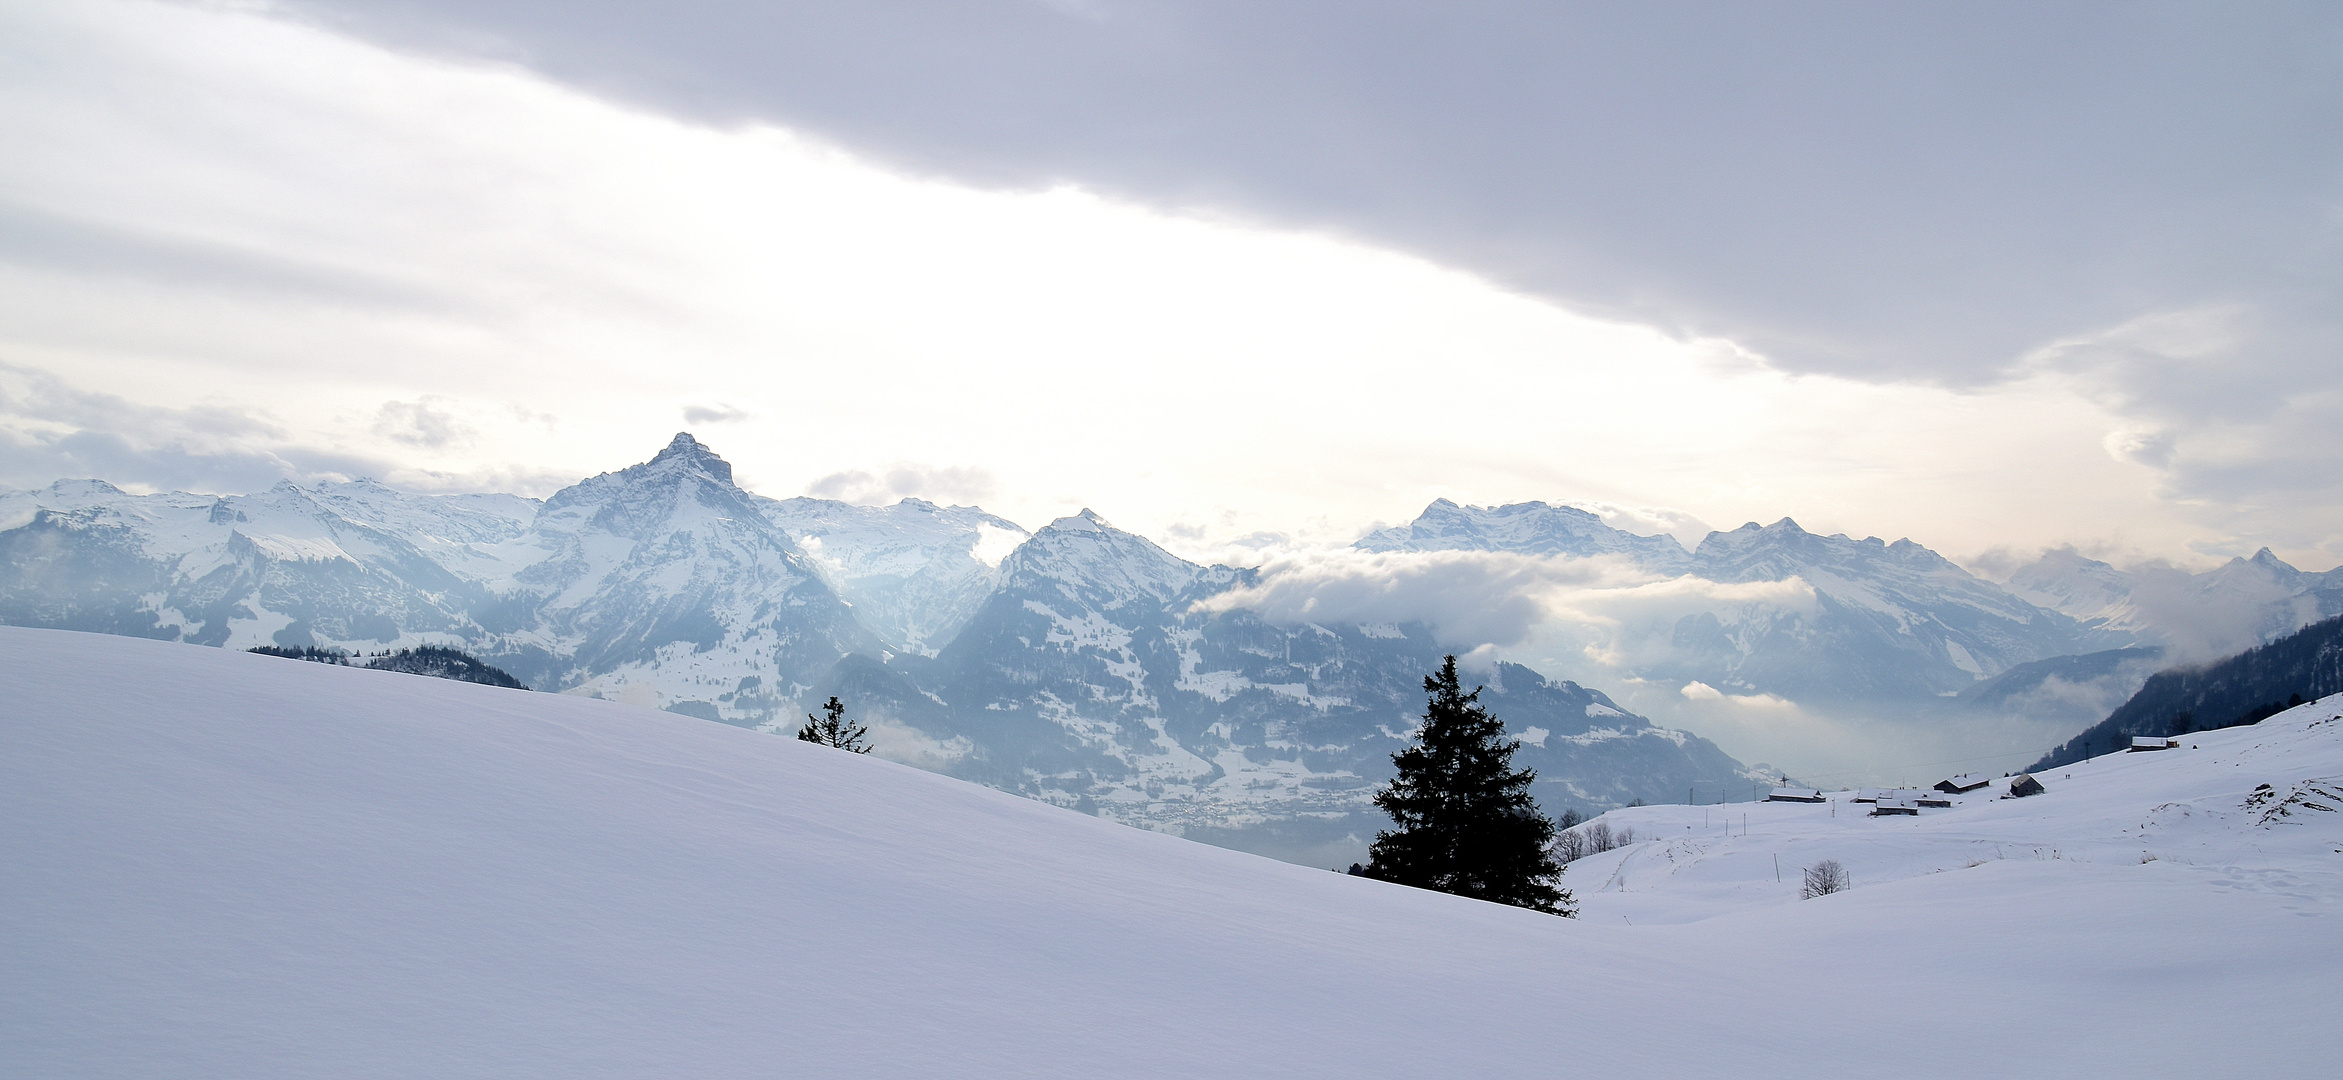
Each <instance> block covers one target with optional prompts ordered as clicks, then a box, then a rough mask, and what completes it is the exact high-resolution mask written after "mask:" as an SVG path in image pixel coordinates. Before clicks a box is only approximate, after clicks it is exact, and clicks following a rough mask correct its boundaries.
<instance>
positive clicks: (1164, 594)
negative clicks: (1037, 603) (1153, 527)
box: [1001, 508, 1203, 607]
mask: <svg viewBox="0 0 2343 1080" xmlns="http://www.w3.org/2000/svg"><path fill="white" fill-rule="evenodd" d="M1202 571H1203V568H1202V567H1200V566H1197V565H1196V564H1195V563H1192V562H1189V561H1188V560H1186V559H1183V558H1180V557H1179V556H1177V555H1174V554H1172V553H1171V552H1168V551H1165V550H1163V549H1162V548H1160V547H1157V546H1156V545H1155V543H1154V542H1153V541H1151V540H1148V539H1147V538H1146V537H1143V536H1140V535H1138V534H1137V533H1130V532H1124V531H1123V530H1121V529H1118V528H1115V527H1114V526H1113V525H1110V524H1108V523H1107V520H1106V519H1105V518H1103V517H1100V516H1099V515H1098V513H1097V512H1096V511H1093V510H1090V509H1088V508H1084V509H1083V510H1082V512H1081V513H1078V514H1073V515H1071V516H1068V517H1062V518H1059V519H1057V520H1056V521H1052V522H1050V523H1049V524H1047V525H1044V526H1042V527H1041V528H1040V529H1039V530H1037V531H1035V532H1034V534H1033V536H1032V537H1031V538H1029V539H1027V540H1026V541H1025V542H1024V543H1023V544H1020V545H1018V546H1017V549H1016V550H1015V551H1012V552H1010V553H1009V556H1008V557H1007V558H1006V559H1004V560H1002V562H1001V574H1002V579H1003V581H1004V582H1005V583H1007V584H1008V585H1009V586H1010V587H1012V588H1035V587H1044V588H1047V589H1049V590H1051V591H1056V592H1062V593H1066V594H1068V595H1074V594H1080V595H1082V596H1083V597H1084V598H1085V599H1086V600H1088V601H1091V602H1094V603H1098V604H1100V605H1102V606H1105V607H1120V606H1122V605H1123V604H1125V603H1128V602H1130V601H1132V600H1136V599H1138V598H1140V597H1142V596H1145V597H1151V598H1153V599H1155V600H1157V601H1167V600H1170V599H1171V598H1172V597H1174V596H1177V595H1179V594H1180V593H1181V592H1183V591H1185V590H1186V589H1187V588H1188V587H1189V586H1190V585H1192V584H1194V583H1195V581H1196V576H1197V575H1198V574H1199V573H1201V572H1202Z"/></svg>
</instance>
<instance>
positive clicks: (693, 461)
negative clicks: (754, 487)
mask: <svg viewBox="0 0 2343 1080" xmlns="http://www.w3.org/2000/svg"><path fill="white" fill-rule="evenodd" d="M644 464H645V465H648V466H651V467H653V468H656V467H658V466H660V465H668V466H677V465H681V466H684V467H688V468H693V469H698V470H699V471H701V472H705V473H707V474H708V475H709V476H712V477H714V478H716V479H718V480H721V481H723V482H725V483H727V484H729V483H731V482H732V463H731V462H729V461H726V460H724V459H723V458H721V457H718V456H716V452H715V451H714V450H710V449H708V445H707V444H706V443H703V442H701V441H700V440H698V439H695V438H693V437H692V433H691V432H688V431H678V432H676V433H675V438H673V439H670V440H668V442H667V448H666V449H664V450H661V451H659V452H658V453H657V454H655V455H653V456H652V458H651V460H650V461H647V462H645V463H644Z"/></svg>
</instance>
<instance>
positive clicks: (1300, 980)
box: [0, 627, 2343, 1080]
mask: <svg viewBox="0 0 2343 1080" xmlns="http://www.w3.org/2000/svg"><path fill="white" fill-rule="evenodd" d="M0 702H5V703H6V704H5V706H0V822H5V823H6V827H5V828H4V829H0V1048H4V1049H0V1075H4V1076H8V1077H50V1076H82V1077H222V1076H235V1077H251V1078H265V1077H319V1076H333V1077H376V1076H381V1077H393V1076H396V1077H420V1076H429V1077H474V1076H479V1077H491V1076H493V1077H538V1076H544V1077H563V1078H565V1080H574V1078H593V1077H619V1076H624V1077H644V1076H660V1077H668V1076H677V1077H684V1076H688V1077H733V1076H739V1077H752V1076H753V1077H775V1076H783V1077H794V1076H806V1077H831V1076H856V1077H896V1076H904V1077H911V1076H918V1077H927V1076H935V1077H993V1076H1003V1077H1007V1076H1015V1077H1104V1076H1113V1077H1202V1076H1212V1077H1221V1076H1280V1077H1289V1076H1290V1077H1315V1076H1327V1077H1338V1076H1339V1077H1360V1076H1377V1077H1381V1076H1391V1077H1463V1076H1470V1077H1509V1076H1524V1077H1528V1076H1538V1077H1544V1076H1567V1075H1590V1076H1603V1077H1682V1076H1694V1075H1698V1076H1710V1075H1719V1076H1734V1077H1770V1076H1780V1077H1791V1076H1798V1077H1810V1076H1815V1075H1864V1074H1867V1073H1874V1072H1878V1071H1881V1070H1887V1069H1898V1070H1923V1071H1929V1072H1935V1071H1941V1070H1943V1069H1944V1068H1945V1067H1947V1066H1952V1067H1958V1068H1962V1069H1963V1071H1968V1070H1969V1069H1972V1068H1975V1067H1985V1066H1988V1065H1989V1066H1991V1067H1993V1068H1995V1069H1997V1070H1998V1069H2004V1068H2006V1069H2010V1070H2015V1071H2018V1072H2021V1073H2023V1074H2026V1075H2038V1076H2049V1077H2074V1076H2175V1077H2178V1076H2189V1077H2224V1076H2236V1077H2245V1076H2254V1077H2262V1076H2271V1075H2324V1074H2326V1073H2327V1072H2329V1071H2331V1069H2332V1067H2333V1063H2334V1062H2335V1061H2336V1060H2339V1059H2343V1035H2339V1034H2338V1032H2337V1028H2336V1027H2335V1026H2334V1025H2333V1023H2332V1012H2333V1001H2334V991H2335V984H2336V978H2337V976H2336V973H2337V972H2339V971H2343V921H2339V916H2343V906H2339V905H2338V903H2337V900H2338V897H2343V889H2339V888H2338V877H2339V872H2343V850H2338V849H2343V812H2334V811H2321V810H2315V809H2311V808H2309V806H2308V805H2307V803H2310V802H2317V801H2318V799H2319V798H2325V796H2314V797H2306V798H2304V799H2300V800H2297V801H2296V802H2295V803H2294V804H2293V807H2294V812H2293V813H2291V814H2289V815H2285V816H2278V817H2273V818H2271V820H2270V823H2268V824H2264V823H2263V819H2264V818H2265V817H2268V816H2269V815H2270V813H2271V811H2270V807H2271V806H2274V805H2280V804H2283V803H2284V801H2285V800H2286V799H2287V798H2289V797H2290V796H2289V794H2288V793H2299V792H2300V791H2302V790H2304V789H2305V785H2312V786H2315V784H2316V783H2317V782H2321V781H2322V780H2325V779H2327V778H2335V777H2343V721H2339V720H2332V719H2329V718H2330V717H2334V716H2336V715H2337V714H2338V713H2343V699H2329V700H2328V701H2324V702H2319V703H2316V704H2314V705H2310V706H2304V707H2303V708H2300V709H2296V710H2293V711H2291V712H2288V713H2285V714H2281V715H2280V716H2278V717H2275V718H2272V719H2271V720H2268V721H2265V722H2263V723H2262V724H2260V725H2257V726H2255V727H2252V728H2241V729H2234V730H2232V731H2226V732H2214V733H2208V734H2203V735H2198V736H2194V737H2193V739H2194V744H2193V745H2195V746H2196V747H2197V748H2196V749H2183V750H2178V751H2168V752H2164V753H2158V754H2138V755H2126V756H2119V757H2115V758H2103V759H2099V760H2097V761H2093V762H2090V763H2086V764H2082V765H2077V766H2074V767H2072V768H2071V769H2066V770H2058V771H2054V772H2052V773H2049V774H2045V775H2044V776H2043V781H2044V783H2045V784H2047V785H2048V786H2049V789H2050V790H2049V792H2048V793H2047V794H2045V795H2041V796H2036V797H2034V798H2029V799H2024V800H2009V801H1997V800H1992V799H1978V798H1971V799H1969V800H1966V801H1965V802H1964V803H1963V804H1962V805H1961V806H1958V807H1955V808H1953V809H1950V810H1938V811H1923V813H1922V816H1920V817H1918V818H1896V819H1862V818H1855V817H1852V816H1851V815H1850V813H1849V811H1850V808H1851V804H1844V805H1839V806H1837V810H1838V816H1837V817H1832V816H1830V812H1831V809H1832V808H1831V807H1830V806H1797V807H1764V806H1756V807H1752V806H1749V805H1746V804H1741V805H1735V806H1733V807H1729V808H1725V811H1726V812H1730V813H1733V814H1736V815H1737V814H1739V813H1741V812H1744V811H1746V812H1748V813H1749V814H1750V825H1749V833H1748V835H1747V836H1746V837H1742V836H1735V837H1734V838H1732V839H1730V840H1727V839H1725V838H1723V836H1722V828H1721V825H1719V824H1718V823H1716V822H1712V823H1711V824H1712V825H1717V828H1716V829H1715V832H1716V833H1717V835H1715V836H1710V835H1707V834H1706V832H1705V831H1704V830H1701V829H1698V828H1685V826H1687V825H1695V824H1696V821H1695V819H1694V817H1693V815H1697V814H1701V813H1704V812H1705V813H1709V814H1712V815H1714V814H1717V813H1719V811H1718V810H1717V809H1716V808H1709V809H1707V810H1706V811H1704V810H1703V808H1699V807H1643V808H1636V809H1633V810H1626V811H1614V813H1613V819H1614V820H1615V821H1617V822H1620V823H1622V824H1632V825H1633V826H1634V827H1635V828H1636V829H1637V830H1638V832H1639V834H1640V833H1646V832H1647V831H1648V832H1649V833H1652V834H1660V833H1665V832H1666V831H1667V829H1668V828H1669V827H1671V826H1673V827H1674V828H1675V829H1676V831H1677V832H1680V833H1682V834H1684V835H1682V836H1675V835H1668V836H1666V837H1665V838H1664V839H1660V840H1655V841H1651V842H1647V843H1639V844H1636V845H1632V846H1630V847H1628V848H1625V849H1621V850H1620V851H1615V852H1611V853H1607V854H1606V855H1603V856H1598V857H1595V858H1590V859H1586V860H1581V861H1580V862H1579V863H1578V864H1575V865H1574V866H1573V868H1572V869H1571V871H1570V873H1569V874H1568V875H1567V876H1566V878H1565V884H1566V885H1569V886H1572V887H1574V888H1576V889H1578V890H1579V892H1580V894H1581V897H1582V899H1583V900H1584V901H1585V909H1586V912H1585V916H1584V917H1583V918H1581V919H1578V920H1564V919H1557V918H1553V917H1551V916H1545V915H1539V914H1536V913H1533V912H1528V911H1521V910H1517V909H1511V908H1503V907H1497V906H1493V905H1489V904H1483V903H1478V902H1475V901H1469V900H1462V899H1458V898H1455V897H1449V896H1443V895H1438V894H1434V893H1428V892H1420V891H1417V890H1412V889H1406V888H1401V887H1398V886H1393V885H1387V884H1384V883H1380V882H1374V881H1368V880H1365V879H1362V878H1352V877H1346V876H1343V875H1340V874H1333V873H1328V872H1326V871H1323V870H1312V869H1309V868H1306V867H1299V866H1292V865H1287V864H1283V863H1278V862H1273V861H1270V860H1267V859H1261V858H1257V857H1253V856H1248V855H1244V854H1240V853H1237V852H1233V851H1228V850H1224V849H1220V848H1213V847H1207V846H1204V845H1201V844H1195V843H1191V842H1188V841H1184V840H1180V839H1177V838H1174V837H1170V836H1165V835H1161V834H1157V833H1150V832H1144V831H1141V830H1138V829H1132V828H1127V827H1123V826H1118V825H1114V824H1112V823H1109V822H1105V821H1101V820H1098V819H1095V818H1090V817H1085V816H1083V815H1080V814H1077V813H1073V812H1071V811H1065V810H1060V809H1056V808H1053V807H1050V806H1047V805H1044V804H1041V803H1038V802H1033V801H1029V800H1025V799H1020V798H1017V797H1014V796H1011V795H1007V794H1004V793H1001V792H997V791H993V790H990V789H986V788H981V787H977V786H974V785H971V784H966V783H962V782H959V781H955V780H951V779H948V778H945V777H942V776H937V775H934V774H930V773H925V772H920V771H918V770H915V769H911V768H908V767H905V766H900V765H895V764H892V763H889V762H885V761H878V760H873V759H870V758H867V757H858V756H854V755H849V754H844V753H841V752H838V751H835V750H830V749H827V748H824V747H819V746H814V745H811V744H807V743H800V742H797V741H795V740H792V739H785V738H776V737H772V736H769V735H760V734H757V733H754V732H749V731H744V730H741V729H737V728H731V727H726V726H723V725H719V724H712V723H706V722H702V721H697V720H692V719H689V718H686V717H681V716H675V715H671V714H665V713H658V712H652V711H648V710H641V709H635V708H629V707H626V706H623V705H620V704H617V703H615V702H607V701H593V700H586V699H581V698H576V697H568V696H557V695H551V694H531V693H525V692H520V691H507V690H498V689H494V688H490V687H481V686H475V685H470V684H463V683H454V682H443V681H438V680H432V679H425V678H420V677H415V676H408V675H400V674H395V673H389V672H378V671H368V670H362V669H350V668H339V667H332V666H327V665H321V664H306V663H300V662H296V661H289V660H280V659H275V658H271V657H264V656H255V655H249V654H240V653H233V652H227V651H224V650H218V649H208V648H202V647H197V646H189V645H179V644H170V643H162V642H153V641H145V640H138V639H130V638H113V637H102V636H95V635H84V634H73V633H65V632H59V631H44V630H27V629H20V628H8V627H0ZM2069 773H2071V774H2072V775H2071V776H2069V775H2066V774H2069ZM2264 783H2267V784H2271V785H2272V787H2271V789H2270V790H2271V791H2273V792H2275V793H2277V795H2276V797H2275V798H2274V799H2273V798H2264V799H2262V800H2261V802H2260V803H2259V804H2257V805H2256V806H2255V807H2253V808H2250V809H2249V808H2248V807H2247V806H2246V805H2245V804H2246V803H2247V802H2248V801H2249V799H2250V798H2251V797H2252V795H2253V793H2254V791H2255V789H2256V785H2259V784H2264ZM2335 801H2336V800H2333V799H2328V801H2327V802H2326V803H2321V804H2320V805H2331V804H2332V803H2333V802H2335ZM1995 845H1998V846H1999V856H1998V857H1994V856H1991V855H1987V854H1985V853H1986V852H1988V851H1989V850H1990V849H1992V848H1993V847H1994V846H1995ZM2036 849H2041V850H2040V851H2037V850H2036ZM2143 852H2145V853H2148V854H2154V855H2156V856H2157V858H2156V859H2155V860H2154V861H2149V862H2142V861H2140V860H2141V858H2142V853H2143ZM1775 855H1781V856H1783V859H1782V861H1783V864H1784V871H1785V877H1786V878H1787V877H1789V876H1790V875H1791V874H1792V872H1793V868H1794V867H1795V866H1799V865H1804V861H1811V860H1812V859H1813V858H1817V857H1831V858H1837V859H1839V860H1840V861H1841V862H1843V863H1844V864H1845V865H1846V866H1847V868H1848V869H1849V870H1850V871H1851V872H1852V873H1853V875H1854V878H1855V888H1854V889H1853V890H1852V891H1849V892H1846V893H1843V894H1839V895H1835V896H1830V897H1825V898H1821V899H1817V900H1811V901H1798V900H1796V899H1795V892H1794V886H1791V885H1788V884H1787V883H1785V884H1783V885H1779V886H1777V885H1775V884H1774V883H1773V881H1772V872H1771V869H1770V863H1771V861H1772V857H1773V856H1775ZM1971 859H1979V860H1981V861H1980V863H1979V865H1975V866H1971V865H1968V862H1969V860H1971ZM1759 866H1764V867H1765V869H1764V871H1763V872H1762V874H1761V873H1760V871H1759V870H1758V869H1757V868H1758V867H1759ZM1613 879H1616V880H1613ZM2322 1061H2323V1062H2326V1063H2327V1064H2326V1065H2324V1066H2322V1065H2320V1064H2319V1063H2320V1062H2322Z"/></svg>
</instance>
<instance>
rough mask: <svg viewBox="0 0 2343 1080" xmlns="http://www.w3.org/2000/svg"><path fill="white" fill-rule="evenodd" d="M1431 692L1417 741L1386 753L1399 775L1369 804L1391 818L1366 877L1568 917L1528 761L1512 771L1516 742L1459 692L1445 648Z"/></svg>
mask: <svg viewBox="0 0 2343 1080" xmlns="http://www.w3.org/2000/svg"><path fill="white" fill-rule="evenodd" d="M1424 692H1425V693H1426V694H1427V695H1428V697H1429V700H1428V701H1427V702H1426V703H1425V706H1424V726H1423V729H1422V730H1421V731H1419V732H1417V733H1416V739H1415V744H1414V745H1412V746H1409V747H1408V748H1407V749H1405V750H1402V751H1400V752H1399V753H1396V754H1393V755H1391V762H1392V764H1394V765H1397V766H1398V767H1399V775H1398V776H1396V777H1394V778H1392V781H1391V784H1390V786H1389V787H1386V788H1384V789H1383V790H1382V791H1380V792H1377V793H1376V795H1375V805H1376V806H1377V807H1380V808H1381V809H1382V810H1383V812H1384V813H1386V814H1389V815H1391V820H1392V822H1393V823H1394V824H1395V825H1396V826H1397V827H1396V828H1393V829H1387V830H1384V831H1382V832H1379V833H1376V834H1375V843H1374V846H1373V847H1371V848H1369V849H1368V863H1367V867H1366V874H1367V876H1368V877H1374V878H1380V879H1382V880H1384V881H1391V882H1397V883H1399V884H1401V885H1413V886H1415V887H1417V888H1419V889H1437V890H1439V891H1441V892H1447V893H1455V894H1456V895H1458V896H1469V897H1472V898H1474V899H1477V900H1488V901H1492V902H1495V903H1499V904H1512V905H1514V906H1516V907H1525V908H1530V909H1533V910H1536V911H1544V912H1549V913H1552V914H1555V915H1562V916H1572V915H1575V914H1576V913H1577V912H1576V909H1575V908H1574V907H1573V906H1572V902H1571V897H1570V893H1569V892H1568V891H1567V890H1565V889H1562V888H1561V887H1559V886H1558V885H1557V884H1556V879H1558V878H1559V877H1560V876H1561V874H1562V868H1561V866H1560V865H1558V864H1557V863H1556V862H1555V861H1554V855H1553V852H1552V850H1551V848H1552V845H1553V841H1554V823H1553V822H1552V821H1550V820H1548V819H1547V818H1546V815H1544V814H1543V813H1540V812H1539V811H1538V805H1537V802H1536V801H1535V800H1533V799H1531V798H1530V794H1529V786H1530V783H1531V782H1532V781H1534V780H1536V779H1537V772H1536V771H1535V770H1532V769H1515V768H1514V767H1513V752H1514V751H1515V750H1518V749H1520V748H1521V743H1520V742H1519V741H1518V740H1515V739H1509V738H1507V737H1506V736H1505V723H1504V721H1501V720H1499V719H1497V718H1496V717H1494V716H1491V715H1490V714H1489V711H1488V710H1487V709H1484V708H1482V707H1481V705H1480V696H1481V692H1480V690H1479V689H1478V688H1475V689H1474V690H1473V692H1472V693H1469V694H1468V693H1465V692H1464V688H1463V686H1462V685H1461V684H1460V683H1459V682H1458V681H1457V678H1456V658H1455V657H1453V656H1451V657H1449V658H1448V659H1447V662H1446V663H1443V664H1442V665H1441V666H1440V672H1439V674H1437V675H1432V676H1427V677H1426V678H1425V679H1424Z"/></svg>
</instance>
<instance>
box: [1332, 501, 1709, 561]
mask: <svg viewBox="0 0 2343 1080" xmlns="http://www.w3.org/2000/svg"><path fill="white" fill-rule="evenodd" d="M1353 546H1354V547H1357V548H1358V549H1359V550H1361V551H1511V552H1519V553H1521V554H1524V555H1566V556H1576V557H1589V556H1595V555H1626V556H1629V557H1631V558H1633V559H1635V560H1636V561H1637V562H1639V563H1642V564H1644V565H1646V566H1650V567H1652V568H1654V569H1659V570H1666V571H1669V572H1676V571H1680V570H1682V569H1683V567H1684V564H1685V562H1686V560H1687V559H1688V558H1689V557H1690V556H1689V553H1687V552H1686V551H1685V550H1684V545H1682V544H1679V543H1677V542H1676V539H1675V538H1674V537H1672V536H1665V535H1662V536H1643V535H1640V534H1637V533H1631V532H1628V531H1627V530H1625V529H1620V528H1617V527H1615V526H1612V525H1611V524H1610V523H1608V522H1606V521H1604V520H1603V519H1602V517H1601V516H1600V515H1598V514H1595V513H1593V512H1591V511H1588V510H1584V509H1581V508H1579V507H1575V506H1568V505H1559V504H1554V503H1545V502H1519V503H1507V504H1505V505H1502V506H1460V505H1458V504H1456V503H1455V502H1452V501H1450V500H1448V499H1434V500H1432V502H1431V503H1430V504H1429V505H1427V506H1425V507H1424V512H1423V513H1421V514H1419V515H1417V516H1416V519H1415V520H1414V521H1411V522H1409V523H1407V524H1405V525H1400V526H1395V527H1392V528H1387V529H1378V530H1376V531H1374V532H1371V533H1369V534H1367V535H1366V536H1363V537H1360V538H1359V540H1358V542H1357V543H1356V544H1354V545H1353Z"/></svg>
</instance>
